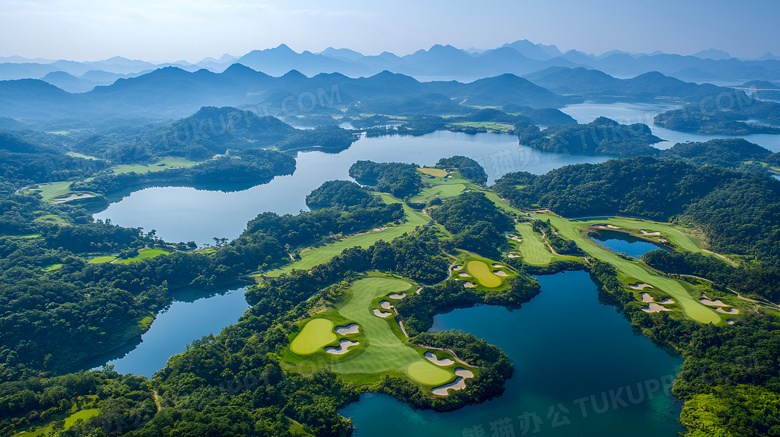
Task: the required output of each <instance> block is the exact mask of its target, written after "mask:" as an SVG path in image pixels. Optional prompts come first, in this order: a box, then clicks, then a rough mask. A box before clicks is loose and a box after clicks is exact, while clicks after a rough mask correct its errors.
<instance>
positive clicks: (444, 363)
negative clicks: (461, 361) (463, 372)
mask: <svg viewBox="0 0 780 437" xmlns="http://www.w3.org/2000/svg"><path fill="white" fill-rule="evenodd" d="M423 356H424V357H425V358H427V359H428V361H430V362H432V363H433V364H436V365H437V366H449V365H450V364H455V361H452V360H451V359H449V358H442V359H439V358H437V357H436V355H434V354H433V352H426V353H425V354H424V355H423Z"/></svg>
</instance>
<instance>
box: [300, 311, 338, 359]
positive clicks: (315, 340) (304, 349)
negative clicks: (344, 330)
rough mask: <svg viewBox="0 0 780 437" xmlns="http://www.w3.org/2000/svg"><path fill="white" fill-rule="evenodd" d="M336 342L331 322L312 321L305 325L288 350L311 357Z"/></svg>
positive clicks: (322, 320)
mask: <svg viewBox="0 0 780 437" xmlns="http://www.w3.org/2000/svg"><path fill="white" fill-rule="evenodd" d="M334 341H336V334H335V333H334V332H333V322H331V321H330V320H328V319H313V320H311V321H309V322H308V323H306V325H305V326H304V327H303V329H301V332H300V333H299V334H298V335H297V336H296V337H295V339H293V341H292V343H291V344H290V350H292V351H293V352H295V353H296V354H298V355H311V354H313V353H315V352H318V351H319V350H320V349H322V348H324V347H325V346H327V345H329V344H330V343H333V342H334Z"/></svg>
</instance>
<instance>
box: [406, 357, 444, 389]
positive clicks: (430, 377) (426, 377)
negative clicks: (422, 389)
mask: <svg viewBox="0 0 780 437" xmlns="http://www.w3.org/2000/svg"><path fill="white" fill-rule="evenodd" d="M406 374H407V375H409V377H410V378H412V379H413V380H415V381H417V382H419V383H420V384H425V385H432V386H437V385H442V384H446V383H448V382H450V381H451V380H452V375H453V374H452V373H451V372H449V371H448V370H446V369H444V368H442V367H439V366H436V365H435V364H432V363H429V362H424V361H416V362H414V363H412V364H410V365H409V367H408V368H407V369H406Z"/></svg>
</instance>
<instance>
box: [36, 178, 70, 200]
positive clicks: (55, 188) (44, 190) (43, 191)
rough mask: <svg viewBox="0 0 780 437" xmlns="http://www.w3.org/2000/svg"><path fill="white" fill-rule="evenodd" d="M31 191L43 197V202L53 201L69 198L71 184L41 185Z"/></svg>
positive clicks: (53, 183)
mask: <svg viewBox="0 0 780 437" xmlns="http://www.w3.org/2000/svg"><path fill="white" fill-rule="evenodd" d="M30 191H32V192H34V193H38V194H40V195H41V197H43V200H52V199H54V198H55V197H60V196H67V195H68V194H70V193H71V191H70V182H51V183H48V184H39V185H38V188H33V189H32V190H30Z"/></svg>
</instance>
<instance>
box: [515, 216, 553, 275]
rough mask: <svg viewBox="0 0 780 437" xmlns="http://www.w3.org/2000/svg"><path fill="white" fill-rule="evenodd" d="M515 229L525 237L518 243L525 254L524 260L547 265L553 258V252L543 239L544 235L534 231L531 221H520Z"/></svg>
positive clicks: (538, 264) (532, 263)
mask: <svg viewBox="0 0 780 437" xmlns="http://www.w3.org/2000/svg"><path fill="white" fill-rule="evenodd" d="M515 230H516V231H517V232H518V233H519V234H520V237H521V238H522V239H523V241H522V242H520V243H516V244H517V246H518V247H519V249H520V253H521V254H522V255H523V261H524V262H526V263H528V264H531V265H534V266H546V265H547V264H550V262H551V261H552V259H553V254H552V253H550V249H549V248H548V247H547V245H546V244H545V243H544V241H543V240H542V236H541V235H539V234H538V233H537V232H534V230H533V228H532V227H531V224H530V223H519V224H517V225H515Z"/></svg>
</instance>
